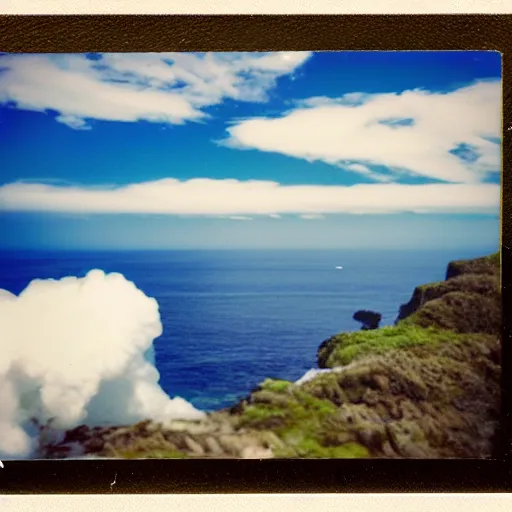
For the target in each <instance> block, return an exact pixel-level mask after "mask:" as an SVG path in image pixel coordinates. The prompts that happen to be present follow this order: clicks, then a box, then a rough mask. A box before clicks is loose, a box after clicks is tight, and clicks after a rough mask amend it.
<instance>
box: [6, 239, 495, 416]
mask: <svg viewBox="0 0 512 512" xmlns="http://www.w3.org/2000/svg"><path fill="white" fill-rule="evenodd" d="M490 252H492V250H491V251H482V250H469V249H466V250H459V251H457V250H428V251H427V250H402V251H398V250H385V251H377V250H304V251H302V250H289V251H271V250H252V251H250V250H229V251H228V250H201V251H185V250H183V251H111V252H109V251H98V252H96V251H80V252H79V251H75V252H73V251H61V252H49V251H17V252H4V253H0V288H3V289H6V290H9V291H10V292H12V293H15V294H19V293H20V292H21V291H22V290H23V289H24V288H25V287H26V286H27V285H28V283H29V282H30V281H31V280H32V279H35V278H54V279H58V278H61V277H65V276H69V275H74V276H83V275H85V274H86V273H87V272H88V271H89V270H91V269H93V268H99V269H102V270H104V271H105V272H120V273H122V274H123V275H124V276H125V277H126V278H127V279H129V280H131V281H133V282H134V283H135V284H136V286H137V287H138V288H140V289H141V290H142V291H144V293H146V295H148V296H150V297H154V298H155V299H156V300H157V301H158V304H159V308H160V315H161V320H162V324H163V334H162V336H160V337H159V338H157V339H156V340H155V342H154V347H155V358H156V366H157V368H158V370H159V372H160V384H161V386H162V388H163V389H164V390H165V391H166V392H167V393H168V394H169V395H170V396H177V395H178V396H181V397H183V398H185V399H186V400H188V401H190V402H191V403H192V404H193V405H194V406H196V407H197V408H199V409H203V410H215V409H219V408H222V407H226V406H230V405H232V404H234V403H235V402H236V401H237V400H238V399H240V398H242V397H244V396H246V395H247V394H248V393H249V392H250V391H251V390H252V389H253V388H254V387H255V386H256V385H257V384H258V383H260V382H261V381H262V380H264V379H265V378H266V377H275V378H282V379H289V380H297V379H299V378H300V377H301V376H302V375H303V374H304V373H305V372H306V371H308V370H309V369H311V368H314V367H316V351H317V348H318V346H319V344H320V343H321V342H322V341H323V340H325V339H326V338H328V337H329V336H331V335H333V334H335V333H338V332H340V331H353V330H358V329H359V328H360V325H359V324H358V323H357V322H355V321H354V320H353V319H352V315H353V313H354V312H355V311H356V310H358V309H370V310H374V311H378V312H380V313H381V314H382V316H383V320H382V323H381V325H391V324H393V322H394V321H395V318H396V316H397V314H398V309H399V306H400V304H402V303H404V302H407V301H408V300H409V298H410V297H411V294H412V292H413V289H414V287H415V286H417V285H419V284H422V283H426V282H431V281H437V280H442V279H444V276H445V271H446V266H447V264H448V262H449V261H450V260H453V259H462V258H472V257H477V256H482V255H485V254H488V253H490ZM336 266H342V267H343V269H341V270H339V269H336V268H335V267H336ZM98 357H101V354H98Z"/></svg>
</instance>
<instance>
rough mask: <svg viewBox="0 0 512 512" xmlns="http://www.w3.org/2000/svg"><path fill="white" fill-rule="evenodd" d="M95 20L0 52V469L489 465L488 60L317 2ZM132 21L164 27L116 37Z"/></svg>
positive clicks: (498, 172)
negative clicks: (340, 30)
mask: <svg viewBox="0 0 512 512" xmlns="http://www.w3.org/2000/svg"><path fill="white" fill-rule="evenodd" d="M433 18H435V19H436V20H438V23H437V26H438V29H437V30H438V32H439V33H441V32H443V33H445V32H446V27H445V26H444V25H443V23H445V22H444V21H443V19H442V17H433ZM119 19H120V20H121V22H120V24H119V27H120V29H119V32H115V33H114V31H113V29H114V27H115V26H116V24H115V23H114V20H112V18H109V17H98V18H92V17H91V18H89V20H87V18H84V17H70V18H68V19H67V20H65V19H64V18H63V17H55V18H53V21H51V22H50V21H46V23H49V28H50V29H51V30H53V32H51V30H50V33H53V34H56V35H55V36H54V37H53V39H52V38H51V37H50V38H48V39H45V40H43V39H41V32H38V31H37V30H35V31H34V33H35V34H36V35H35V39H34V43H33V44H32V45H31V44H28V43H26V42H24V41H23V38H22V39H20V40H15V39H14V38H13V35H12V32H11V35H8V36H5V37H6V41H8V44H6V45H5V46H4V47H5V48H6V49H7V51H4V53H1V54H0V154H1V164H0V165H1V173H0V181H1V182H0V230H1V233H2V236H1V237H0V352H1V357H0V404H1V406H0V460H1V461H2V464H3V465H4V466H8V465H9V466H12V467H13V470H14V468H17V469H16V471H18V473H19V472H20V471H22V468H27V467H32V470H31V471H32V473H31V475H32V477H31V479H34V478H36V477H34V476H33V475H34V474H35V473H34V472H35V471H36V469H35V468H43V469H44V468H46V467H48V468H55V467H57V472H59V473H60V474H64V473H70V472H67V471H66V469H65V468H66V467H67V468H70V467H75V468H82V469H84V468H86V467H87V468H91V467H94V468H97V469H96V470H95V471H97V472H99V473H98V475H97V478H99V477H100V473H101V475H104V476H105V475H108V477H105V478H102V484H101V485H103V487H105V489H106V490H107V491H109V490H110V491H112V490H113V487H114V486H116V485H117V481H118V480H117V479H118V475H119V481H120V482H121V481H123V485H128V484H127V483H126V482H127V480H126V478H131V479H132V484H131V485H147V484H148V481H149V480H145V481H143V480H142V479H136V477H135V476H134V475H135V474H136V473H134V472H133V471H141V473H140V474H145V473H146V472H147V471H149V472H150V473H152V474H154V475H156V476H155V478H156V479H158V478H161V479H164V478H165V475H171V474H172V476H171V477H170V478H172V482H173V485H175V486H178V487H180V486H181V487H180V488H181V489H184V486H185V487H186V486H188V485H190V484H191V485H192V488H193V489H195V490H199V491H201V492H203V488H201V485H202V484H205V482H204V480H208V481H209V482H210V483H211V485H214V483H212V482H214V480H215V478H217V476H218V478H221V479H222V478H224V480H229V479H230V478H231V480H229V481H230V482H231V483H233V482H235V484H234V485H245V484H247V482H249V481H250V480H251V479H252V480H251V481H253V483H254V482H256V481H257V479H258V476H257V473H258V471H259V472H260V476H261V474H262V473H261V472H264V473H265V474H266V475H267V476H266V477H265V478H263V477H262V478H261V479H260V482H267V481H268V480H271V478H270V477H269V476H268V475H269V474H270V473H272V474H276V475H277V473H279V474H280V475H282V474H283V472H282V470H280V468H285V467H286V468H289V469H288V470H287V471H291V473H288V477H289V478H288V480H290V481H291V480H294V482H292V486H293V485H295V486H296V487H297V488H296V490H298V491H300V490H301V489H300V488H299V487H300V486H301V485H305V486H308V485H315V482H316V484H318V482H319V480H320V479H321V478H323V477H322V474H325V473H326V472H328V473H329V475H330V476H328V477H327V479H325V480H323V484H324V485H325V486H327V490H333V489H336V485H338V484H337V483H336V482H339V480H336V478H335V475H336V471H337V470H335V468H338V467H339V468H340V469H339V470H340V471H343V472H344V473H350V475H351V476H347V478H351V479H352V482H356V480H357V483H356V485H363V484H364V481H362V480H361V475H364V474H365V471H367V470H366V469H365V468H368V467H370V466H368V464H370V465H373V466H372V467H373V468H377V467H379V466H378V464H379V463H381V462H383V463H384V464H390V463H393V464H395V466H393V467H395V468H398V469H396V471H395V470H393V471H394V472H393V473H389V475H390V476H389V479H393V481H401V478H402V477H403V478H407V477H408V476H410V477H411V478H413V477H414V476H413V475H414V471H409V470H408V469H407V468H408V466H407V464H414V463H415V462H416V463H420V462H421V461H423V462H424V463H425V464H431V465H430V466H428V467H429V469H428V470H425V471H428V472H429V474H430V476H431V477H432V478H438V479H441V475H440V474H438V471H437V470H436V466H435V464H438V463H440V462H441V461H445V462H446V463H448V461H449V460H451V461H453V460H454V459H455V461H458V463H461V464H462V462H461V461H462V460H464V461H466V462H465V463H466V464H467V465H468V466H467V467H468V468H469V466H470V465H471V464H474V466H473V467H474V470H475V471H479V472H480V473H479V477H478V478H480V479H486V478H491V476H490V475H491V474H492V470H489V471H487V470H482V469H481V468H483V467H489V468H490V465H492V464H494V466H496V463H498V461H503V460H504V457H505V454H506V452H507V446H508V444H507V439H508V438H507V427H506V423H505V422H504V420H503V418H504V411H506V409H507V405H506V403H505V402H504V400H503V399H502V397H506V396H507V395H506V392H504V390H505V389H506V379H505V377H506V375H505V372H504V371H503V366H504V365H506V361H505V359H506V350H504V348H503V344H502V338H503V325H506V319H505V318H504V313H503V306H502V303H503V297H502V262H504V261H505V259H506V258H507V257H508V256H507V255H508V252H507V253H506V254H505V253H504V251H506V250H508V249H507V244H506V242H505V239H504V237H506V233H507V227H506V226H507V225H508V224H505V223H503V224H502V221H501V216H502V213H501V212H502V208H503V204H502V203H503V201H504V194H505V192H506V190H505V189H506V186H505V182H504V174H503V161H504V159H505V158H506V151H507V150H506V148H507V147H508V146H509V145H507V144H506V140H505V139H504V134H506V133H507V124H506V121H504V117H503V116H504V114H505V115H506V113H505V110H504V97H505V98H506V97H507V96H506V95H507V92H506V91H507V89H506V86H505V82H504V75H503V70H504V69H506V67H504V66H505V62H506V59H507V58H509V57H507V55H508V54H504V53H503V51H502V50H503V48H502V47H501V46H500V45H498V44H496V45H494V46H490V45H480V46H478V45H475V44H470V43H469V42H468V43H467V44H466V45H461V46H460V47H459V48H454V47H453V45H452V46H450V45H447V44H444V43H443V42H442V40H440V41H439V44H437V45H436V44H434V43H432V42H431V44H429V42H428V41H425V42H424V44H423V45H417V46H415V45H412V44H410V43H408V42H407V41H410V40H412V39H411V38H413V34H414V30H413V31H407V34H409V35H407V36H404V37H405V40H404V41H403V42H401V43H397V44H396V45H391V44H390V43H386V39H385V38H384V39H383V40H382V41H380V42H379V45H376V44H374V43H373V42H371V41H370V42H369V43H368V44H367V46H366V47H364V46H363V45H360V44H359V43H357V42H352V43H351V44H343V43H342V42H340V43H339V44H338V45H337V47H336V49H334V48H333V46H334V45H333V44H331V43H325V44H320V43H318V44H314V37H318V38H319V37H320V35H319V33H320V32H321V31H319V30H318V28H320V27H321V26H322V24H324V25H325V27H326V30H325V34H326V38H327V39H329V38H331V39H332V38H333V37H335V36H333V33H334V32H333V30H334V28H335V27H336V26H337V23H338V22H339V20H340V18H339V17H332V18H324V19H323V20H322V19H321V17H317V18H311V19H309V21H308V19H305V18H302V19H301V18H300V17H291V18H286V19H283V18H279V17H269V18H265V17H256V18H254V19H252V20H251V21H250V22H249V21H248V22H247V25H244V24H243V23H242V21H243V18H242V17H237V18H233V17H232V18H231V20H240V21H228V20H227V19H226V18H222V17H220V18H217V21H216V22H215V20H213V21H212V19H211V18H210V19H209V18H207V17H206V18H197V17H183V18H182V19H181V20H179V19H177V18H172V19H166V18H161V17H160V18H153V17H147V18H144V17H139V18H138V20H140V21H138V22H137V23H135V22H134V21H131V20H130V17H124V18H119ZM119 19H118V21H119ZM343 19H346V20H347V21H345V22H344V23H345V25H346V26H347V27H348V26H351V27H353V28H354V29H356V28H357V27H358V26H362V25H361V23H363V22H364V21H365V20H366V19H367V18H365V17H348V18H345V17H343ZM408 19H411V20H412V21H411V26H412V25H417V26H418V27H419V26H424V24H425V21H426V20H427V19H429V18H424V19H423V20H417V19H415V18H414V17H408ZM456 19H457V20H458V21H457V22H456V23H455V25H457V24H458V26H460V27H463V26H464V25H468V26H469V25H471V21H469V20H468V22H467V23H466V21H465V19H464V17H458V18H456ZM10 20H12V19H10V18H5V19H4V20H3V21H2V22H3V24H4V26H5V27H6V28H8V27H9V26H11V27H13V26H14V25H12V23H13V22H12V21H10ZM38 20H41V23H42V24H43V26H44V22H43V21H44V19H42V18H32V19H31V18H25V20H24V22H23V23H25V25H26V26H27V27H29V26H31V27H32V28H34V27H36V26H37V23H39V21H38ZM47 20H50V18H47ZM123 20H124V23H125V25H124V26H125V27H126V28H125V29H123V28H122V27H123ZM169 20H170V21H169ZM209 20H210V21H209ZM368 20H369V19H368ZM150 21H151V23H152V22H154V23H155V25H154V29H152V31H153V33H154V34H159V33H164V32H165V30H164V29H165V28H166V26H167V28H168V32H165V33H169V34H172V36H169V37H170V38H171V39H170V40H169V41H170V42H168V43H166V38H165V37H163V39H162V41H160V44H150V42H149V40H148V42H147V43H144V39H143V38H144V36H142V39H141V40H142V41H143V43H142V44H141V43H140V41H139V43H137V44H133V45H131V46H130V47H127V46H126V44H127V43H126V41H127V40H125V39H124V38H123V35H122V34H123V30H125V31H130V30H133V32H134V33H135V32H137V30H135V28H134V27H136V26H137V27H138V30H139V31H140V33H144V34H149V32H148V27H150V26H151V23H150ZM207 22H211V23H213V25H215V23H217V26H218V27H219V28H220V27H221V26H223V27H227V26H230V27H231V28H230V29H229V28H228V29H226V30H225V32H224V36H223V37H225V39H224V40H223V39H222V37H221V36H219V35H216V36H212V35H211V34H212V32H211V31H210V32H208V33H207V32H206V29H205V27H206V25H205V24H207ZM369 22H370V20H369ZM10 23H11V25H9V24H10ZM23 23H22V25H23ZM65 23H68V26H69V27H70V29H69V30H72V31H73V34H74V38H73V39H72V41H68V42H67V43H66V42H65V41H63V40H62V39H61V38H62V37H63V35H62V30H61V29H62V26H63V24H65ZM95 23H96V25H95V26H97V27H98V31H97V32H94V33H93V32H90V33H89V32H87V30H88V29H87V27H90V26H92V25H94V24H95ZM230 23H231V25H229V24H230ZM308 23H309V24H310V26H311V27H316V29H315V30H312V32H311V33H315V34H316V36H314V37H313V36H311V37H310V39H308V38H306V39H305V40H304V41H302V42H301V43H297V44H296V45H292V44H290V43H289V42H286V41H285V42H280V41H279V38H277V40H276V41H274V44H270V43H268V44H267V43H266V42H265V41H269V40H270V39H268V37H267V39H265V38H263V39H262V44H261V48H252V47H251V44H252V43H250V41H252V39H251V37H252V35H253V34H254V33H257V32H258V31H259V30H261V29H262V27H263V26H265V25H267V26H268V28H269V32H268V33H269V34H271V33H276V32H277V31H278V29H279V27H281V28H283V27H288V29H289V30H290V33H294V34H296V35H297V37H296V39H297V40H298V39H299V35H300V33H301V32H300V31H299V30H298V29H297V27H299V28H300V27H306V26H307V25H308ZM490 23H491V22H490ZM166 24H167V25H166ZM379 24H380V25H379ZM445 24H446V23H445ZM473 24H474V22H473ZM491 24H492V23H491ZM370 25H371V23H370ZM208 26H209V25H208ZM373 26H374V27H378V26H380V28H381V29H382V30H383V28H384V27H387V28H386V30H388V35H389V38H390V39H392V38H393V37H394V36H393V34H392V33H391V32H390V27H391V25H390V22H389V19H384V18H374V21H373ZM404 26H405V25H404ZM433 26H435V23H434V24H433ZM52 27H53V28H52ZM59 27H60V28H59ZM294 27H295V28H294ZM173 28H176V30H175V31H173V30H172V29H173ZM192 29H197V30H196V32H194V31H193V30H192ZM367 30H370V28H368V29H367ZM433 30H434V29H433ZM180 31H181V32H180ZM356 32H357V30H356ZM5 33H7V31H6V32H5ZM202 33H205V34H210V35H209V36H208V37H210V38H213V39H210V40H209V39H208V37H206V39H205V40H204V41H202V42H200V41H199V39H200V35H201V34H202ZM244 33H245V34H246V39H245V40H244V38H243V36H241V34H244ZM404 33H405V31H404ZM38 34H39V35H38ZM57 34H60V35H57ZM87 34H89V35H87ZM109 34H110V35H109ZM182 34H192V35H190V39H188V40H186V41H185V42H183V39H181V36H182ZM226 34H227V35H226ZM347 34H348V32H347ZM81 35H82V36H84V38H82V39H81ZM239 35H240V37H241V39H240V40H238V39H237V37H238V36H239ZM363 36H364V34H362V35H361V36H360V37H363ZM2 37H3V36H2ZM38 37H39V39H38ZM88 37H89V38H90V39H87V38H88ZM101 37H105V43H104V44H97V41H98V40H99V38H101ZM109 37H110V39H109ZM148 37H149V36H148ZM269 37H270V36H269ZM347 37H348V36H347ZM432 37H433V36H432ZM9 38H11V39H9ZM95 38H96V39H95ZM215 38H220V39H215ZM331 39H329V40H330V41H331ZM427 39H428V38H427ZM235 40H236V41H237V44H235V43H233V41H235ZM81 41H84V42H81ZM95 41H96V42H95ZM215 41H218V43H216V42H215ZM247 41H249V42H247ZM380 45H381V46H382V47H380ZM378 46H379V47H378ZM463 46H464V47H463ZM210 48H211V49H210ZM274 48H275V49H274ZM503 264H504V263H503ZM503 350H504V352H503ZM502 352H503V353H502ZM504 386H505V387H504ZM349 459H350V460H349ZM313 461H316V462H313ZM64 462H65V464H64ZM310 462H311V463H312V464H316V465H315V466H312V465H307V464H309V463H310ZM69 464H71V466H70V465H69ZM127 464H129V466H128V465H127ZM148 464H150V465H148ZM155 464H158V465H155ZM216 464H221V466H219V465H216ZM322 464H323V468H324V469H325V471H324V469H319V470H318V468H320V466H319V465H322ZM336 464H341V465H340V466H337V465H336ZM351 464H353V465H352V466H351ZM365 464H366V465H365ZM432 464H434V465H432ZM481 464H484V466H482V465H481ZM485 464H489V466H485ZM256 465H257V468H259V469H257V470H256V473H254V475H256V476H251V477H249V479H247V478H248V477H247V475H248V473H250V472H251V471H252V469H251V468H253V469H254V468H256ZM328 465H329V466H328ZM397 465H398V466H397ZM128 467H129V468H131V469H130V471H128V469H127V468H128ZM299 467H302V468H306V470H305V472H297V475H299V474H300V476H298V477H294V475H293V471H295V470H294V469H293V468H299ZM327 467H329V468H330V469H329V471H327V469H326V468H327ZM381 467H382V466H381ZM384 467H386V466H384ZM387 467H388V468H389V467H390V466H387ZM416 467H419V466H416ZM423 467H424V468H426V466H423ZM458 467H460V471H464V470H463V466H458ZM101 468H110V469H109V470H108V471H105V472H103V470H102V469H101ZM123 468H124V470H123ZM134 468H135V469H134ZM151 468H152V469H151ZM158 468H165V469H164V470H163V471H161V470H160V469H158ZM171 468H172V469H171ZM204 468H209V469H204ZM215 468H222V469H215ZM315 468H317V469H315ZM351 468H354V469H353V471H352V469H351ZM478 468H480V469H478ZM2 469H7V467H4V468H2ZM2 469H0V471H1V470H2ZM43 469H38V470H37V471H39V475H43V474H44V475H46V476H38V477H37V478H50V477H49V476H48V475H50V473H49V472H47V471H46V470H45V471H43ZM203 469H204V471H206V473H204V472H203ZM132 470H133V471H132ZM84 471H85V469H84ZM226 471H227V473H226ZM374 471H376V469H374ZM5 473H7V472H5ZM214 473H215V474H216V475H217V476H212V478H213V480H209V477H208V478H207V477H206V476H205V475H213V474H214ZM12 474H13V473H12ZM51 474H53V473H51ZM55 474H57V473H55ZM228 474H229V475H231V476H230V477H228V476H227V475H228ZM434 474H435V475H436V476H434ZM472 474H474V473H471V470H468V472H467V473H466V477H467V478H473V477H471V476H470V475H472ZM503 474H505V473H503ZM80 475H82V476H79V473H76V475H75V476H76V480H77V481H78V479H80V478H84V475H85V473H80ZM128 475H130V476H128ZM222 475H224V476H222ZM308 475H310V476H311V479H310V476H308ZM315 475H317V477H318V478H316V479H315ZM358 475H359V476H358ZM400 475H402V477H401V476H400ZM450 475H451V476H450ZM65 476H66V477H68V476H69V477H70V478H71V476H70V475H69V474H66V475H65ZM90 476H91V474H90V469H88V470H87V478H89V477H90ZM445 476H446V478H447V479H448V480H450V479H452V480H453V482H455V481H457V474H456V473H455V472H450V471H447V472H446V473H445ZM12 478H14V476H13V477H12ZM19 478H20V477H19V475H18V476H17V477H16V481H18V483H17V484H14V483H13V484H12V485H20V484H19ZM73 478H75V477H73ZM91 478H92V477H91ZM94 478H96V477H94ZM180 478H181V479H182V480H181V481H180ZM416 478H417V480H418V479H421V476H420V473H418V474H417V475H416ZM134 479H136V480H137V481H136V483H135V484H133V481H134ZM301 479H302V480H301ZM107 480H108V482H107ZM285 480H286V479H285ZM152 481H153V482H155V480H152ZM404 481H405V480H404ZM439 481H441V480H439ZM471 481H472V480H471ZM13 482H14V480H13ZM236 482H237V483H236ZM374 483H375V482H374ZM53 484H55V482H54V483H53ZM59 485H60V484H59ZM63 485H64V484H63ZM205 485H206V484H205ZM209 485H210V484H209ZM256 485H258V484H256ZM265 485H266V484H265ZM272 485H278V482H277V480H274V483H273V484H272ZM364 485H371V483H370V482H368V481H366V484H364ZM425 485H428V483H427V484H425ZM468 485H472V484H468ZM332 486H334V487H332ZM238 488H239V487H238ZM390 488H391V487H390V486H389V485H388V487H387V488H386V489H385V490H389V489H390ZM131 489H132V490H133V489H134V487H132V488H131ZM187 489H189V487H187ZM265 489H266V490H269V488H268V487H266V488H265ZM272 490H275V489H274V488H272ZM130 492H131V491H130ZM137 492H139V491H137ZM205 492H206V491H205Z"/></svg>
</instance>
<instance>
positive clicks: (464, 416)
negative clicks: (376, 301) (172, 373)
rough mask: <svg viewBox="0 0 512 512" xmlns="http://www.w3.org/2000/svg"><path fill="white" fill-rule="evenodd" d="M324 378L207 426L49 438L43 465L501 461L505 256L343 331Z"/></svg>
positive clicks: (282, 386) (224, 414)
mask: <svg viewBox="0 0 512 512" xmlns="http://www.w3.org/2000/svg"><path fill="white" fill-rule="evenodd" d="M317 357H318V366H319V368H321V369H323V370H325V371H322V372H318V374H316V375H313V376H312V378H310V379H307V380H305V381H303V382H299V383H292V382H288V381H283V380H272V379H268V380H266V381H264V382H263V383H262V384H261V385H260V386H258V388H257V389H255V390H253V391H252V392H251V393H250V394H249V396H248V397H246V398H245V399H244V400H242V401H240V402H239V403H238V404H236V405H235V406H234V407H232V408H230V409H228V410H222V411H218V412H214V413H211V414H208V415H207V417H206V418H205V419H204V420H201V421H196V422H191V421H170V422H168V423H166V424H161V423H155V422H152V421H144V422H141V423H138V424H136V425H129V426H127V425H123V426H112V427H87V426H80V427H78V428H75V429H73V430H70V431H68V432H66V433H64V434H60V435H59V436H55V433H53V432H52V431H51V428H50V427H48V426H45V427H43V428H42V429H41V434H40V447H39V452H38V457H41V458H62V457H84V456H92V457H109V458H110V457H115V458H117V457H121V458H186V457H187V458H275V457H278V458H292V457H301V458H303V457H307V458H311V457H313V458H322V457H327V458H364V457H374V458H441V457H442V458H445V457H470V458H483V457H484V458H485V457H491V456H492V455H493V453H494V450H495V444H496V439H497V435H498V429H499V425H500V387H501V386H500V381H501V287H500V258H499V254H494V255H491V256H487V257H484V258H478V259H474V260H467V261H456V262H451V263H450V264H449V265H448V268H447V273H446V279H445V280H444V281H442V282H438V283H431V284H426V285H422V286H419V287H417V288H416V289H415V290H414V292H413V295H412V298H411V300H410V301H409V302H408V303H407V304H404V305H403V306H401V307H400V310H399V315H398V318H397V321H396V323H395V325H394V326H387V327H382V328H379V329H372V330H363V331H357V332H350V333H341V334H338V335H335V336H333V337H331V338H330V339H328V340H326V341H324V342H323V343H322V344H321V345H320V347H319V349H318V354H317Z"/></svg>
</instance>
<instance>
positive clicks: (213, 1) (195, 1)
mask: <svg viewBox="0 0 512 512" xmlns="http://www.w3.org/2000/svg"><path fill="white" fill-rule="evenodd" d="M0 13H1V14H448V13H449V14H454V13H459V14H464V13H467V14H469V13H486V14H491V13H492V14H510V13H512V1H511V0H380V1H379V0H188V1H184V0H144V1H141V0H0Z"/></svg>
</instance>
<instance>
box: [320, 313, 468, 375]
mask: <svg viewBox="0 0 512 512" xmlns="http://www.w3.org/2000/svg"><path fill="white" fill-rule="evenodd" d="M457 341H459V336H458V335H457V334H456V333H454V332H451V331H443V330H439V329H435V328H431V327H428V328H425V327H420V326H417V325H415V324H414V322H413V321H411V320H409V319H408V320H404V321H403V322H400V323H399V324H398V325H396V326H388V327H383V328H381V329H377V330H373V331H357V332H351V333H342V334H338V335H337V336H334V337H333V338H331V340H330V342H329V346H326V347H324V350H325V352H326V353H324V354H323V358H324V360H325V361H324V362H325V366H326V367H331V368H333V367H335V366H344V365H347V364H349V363H351V362H352V361H354V360H356V359H359V358H361V357H363V356H366V355H370V354H383V353H385V352H388V351H390V350H396V349H403V348H408V347H413V346H418V345H436V344H439V343H446V342H457Z"/></svg>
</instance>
